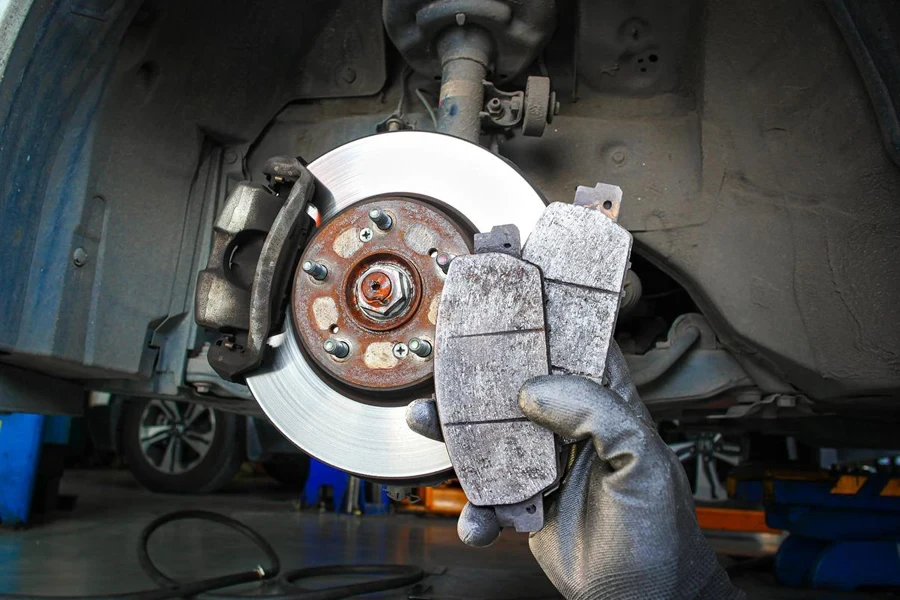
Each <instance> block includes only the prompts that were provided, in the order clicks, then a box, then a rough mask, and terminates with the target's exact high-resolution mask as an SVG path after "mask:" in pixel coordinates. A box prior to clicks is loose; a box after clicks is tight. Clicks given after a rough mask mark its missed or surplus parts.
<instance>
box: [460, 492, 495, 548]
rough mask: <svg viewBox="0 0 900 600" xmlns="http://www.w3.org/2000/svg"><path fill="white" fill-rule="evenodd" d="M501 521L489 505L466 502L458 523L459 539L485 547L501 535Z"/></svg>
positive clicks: (475, 545)
mask: <svg viewBox="0 0 900 600" xmlns="http://www.w3.org/2000/svg"><path fill="white" fill-rule="evenodd" d="M500 529H501V528H500V523H499V522H498V521H497V513H495V512H494V509H493V508H490V507H487V506H475V505H473V504H469V503H466V505H465V506H464V507H463V510H462V512H461V513H460V515H459V521H457V523H456V532H457V534H459V539H460V540H462V542H463V543H464V544H466V545H467V546H472V547H475V548H484V547H486V546H490V545H491V544H493V543H494V542H495V541H496V540H497V538H498V537H500Z"/></svg>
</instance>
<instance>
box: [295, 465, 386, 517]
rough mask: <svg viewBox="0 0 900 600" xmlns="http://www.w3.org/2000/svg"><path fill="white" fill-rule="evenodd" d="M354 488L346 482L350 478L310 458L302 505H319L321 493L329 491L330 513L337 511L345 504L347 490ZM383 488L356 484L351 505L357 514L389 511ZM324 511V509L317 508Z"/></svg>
mask: <svg viewBox="0 0 900 600" xmlns="http://www.w3.org/2000/svg"><path fill="white" fill-rule="evenodd" d="M354 487H355V486H353V485H351V483H350V475H348V474H347V473H344V472H343V471H339V470H338V469H335V468H334V467H330V466H328V465H326V464H325V463H323V462H320V461H318V460H316V459H314V458H311V459H310V465H309V478H308V479H307V480H306V485H305V486H304V487H303V505H304V506H319V505H320V503H321V501H322V499H323V497H325V494H324V493H323V491H324V490H325V489H330V492H331V493H330V503H331V504H332V506H329V507H328V508H331V509H332V510H334V512H341V507H343V506H346V505H347V497H346V496H347V490H348V489H351V488H354ZM383 487H384V486H382V485H380V484H377V483H372V482H368V481H360V482H359V486H358V487H357V488H356V489H355V491H357V492H358V497H357V498H356V501H355V502H354V503H352V504H353V506H356V507H358V509H359V512H360V513H361V514H366V515H383V514H387V513H388V512H389V511H390V500H389V499H388V496H387V493H386V492H385V491H384V489H383ZM320 508H325V507H320Z"/></svg>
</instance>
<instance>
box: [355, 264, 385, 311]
mask: <svg viewBox="0 0 900 600" xmlns="http://www.w3.org/2000/svg"><path fill="white" fill-rule="evenodd" d="M392 287H393V286H392V285H391V278H390V277H388V274H387V273H385V272H384V271H372V272H370V273H369V274H368V275H366V276H365V277H363V280H362V282H361V283H360V284H359V288H360V291H361V292H362V295H363V298H365V299H366V301H368V302H370V303H372V304H382V305H383V304H387V303H388V302H390V301H391V288H392Z"/></svg>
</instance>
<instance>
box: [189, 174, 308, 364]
mask: <svg viewBox="0 0 900 600" xmlns="http://www.w3.org/2000/svg"><path fill="white" fill-rule="evenodd" d="M266 172H267V175H269V176H270V177H271V178H272V180H273V182H274V183H276V185H278V186H279V187H281V186H283V185H284V184H285V183H290V182H293V185H292V186H291V187H290V191H289V192H288V194H287V198H285V199H282V198H281V197H279V196H277V195H276V194H275V193H273V191H272V190H271V189H270V188H268V187H265V186H261V185H257V184H253V183H250V182H241V183H239V184H237V186H236V187H235V189H234V191H232V193H231V194H230V195H229V196H228V199H227V200H226V203H225V208H224V209H223V211H222V214H221V215H220V216H219V218H218V219H217V220H216V223H215V226H214V228H213V247H212V250H211V251H210V256H209V260H208V262H207V267H206V269H204V270H203V271H201V272H200V274H199V276H198V278H197V291H196V296H195V304H194V316H195V319H196V321H197V323H198V324H199V325H201V326H202V327H206V328H208V329H213V330H216V331H218V332H220V333H222V334H224V335H223V336H222V337H221V338H220V339H219V340H218V341H217V342H216V344H215V345H213V346H212V347H210V350H209V363H210V365H211V366H212V368H213V369H214V370H215V371H216V373H218V374H219V376H221V377H222V378H223V379H226V380H228V381H241V380H242V379H243V376H244V375H245V374H246V373H248V372H250V371H252V370H254V369H256V368H257V367H259V365H260V364H261V363H262V360H263V352H264V350H265V347H266V346H265V344H266V339H267V338H268V337H269V334H270V333H271V331H272V330H273V328H274V327H275V326H276V325H277V324H278V323H279V322H280V321H281V319H282V317H283V310H282V304H283V302H284V298H285V292H286V290H287V285H288V282H289V281H290V275H291V273H292V272H293V271H292V269H291V264H290V263H292V262H293V260H294V259H295V258H296V254H297V251H298V250H299V248H300V246H301V242H302V241H303V240H302V239H301V238H302V236H303V235H304V233H306V232H307V230H308V227H306V225H308V221H309V219H308V217H307V215H306V207H307V204H308V203H309V200H310V199H311V198H312V195H313V192H314V191H315V180H314V178H313V176H312V174H311V173H310V172H309V171H308V170H307V169H306V167H304V166H303V165H302V164H301V163H300V161H298V160H297V159H295V158H277V159H272V160H270V161H269V162H268V163H267V166H266Z"/></svg>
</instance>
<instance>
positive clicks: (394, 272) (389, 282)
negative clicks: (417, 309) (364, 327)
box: [356, 264, 412, 320]
mask: <svg viewBox="0 0 900 600" xmlns="http://www.w3.org/2000/svg"><path fill="white" fill-rule="evenodd" d="M411 297H412V284H411V282H410V279H409V275H407V274H406V272H405V271H403V270H402V269H400V268H399V267H395V266H393V265H389V264H378V265H374V266H371V267H369V268H368V269H366V270H365V271H364V272H363V274H362V276H361V277H360V278H359V282H358V283H357V285H356V300H357V302H358V303H359V307H360V308H361V309H362V310H363V312H365V313H366V314H367V315H369V316H370V317H372V318H373V319H378V320H383V319H389V318H391V317H393V316H395V315H397V314H398V313H399V312H400V311H402V310H403V309H404V308H406V307H407V306H408V305H409V300H410V298H411Z"/></svg>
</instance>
